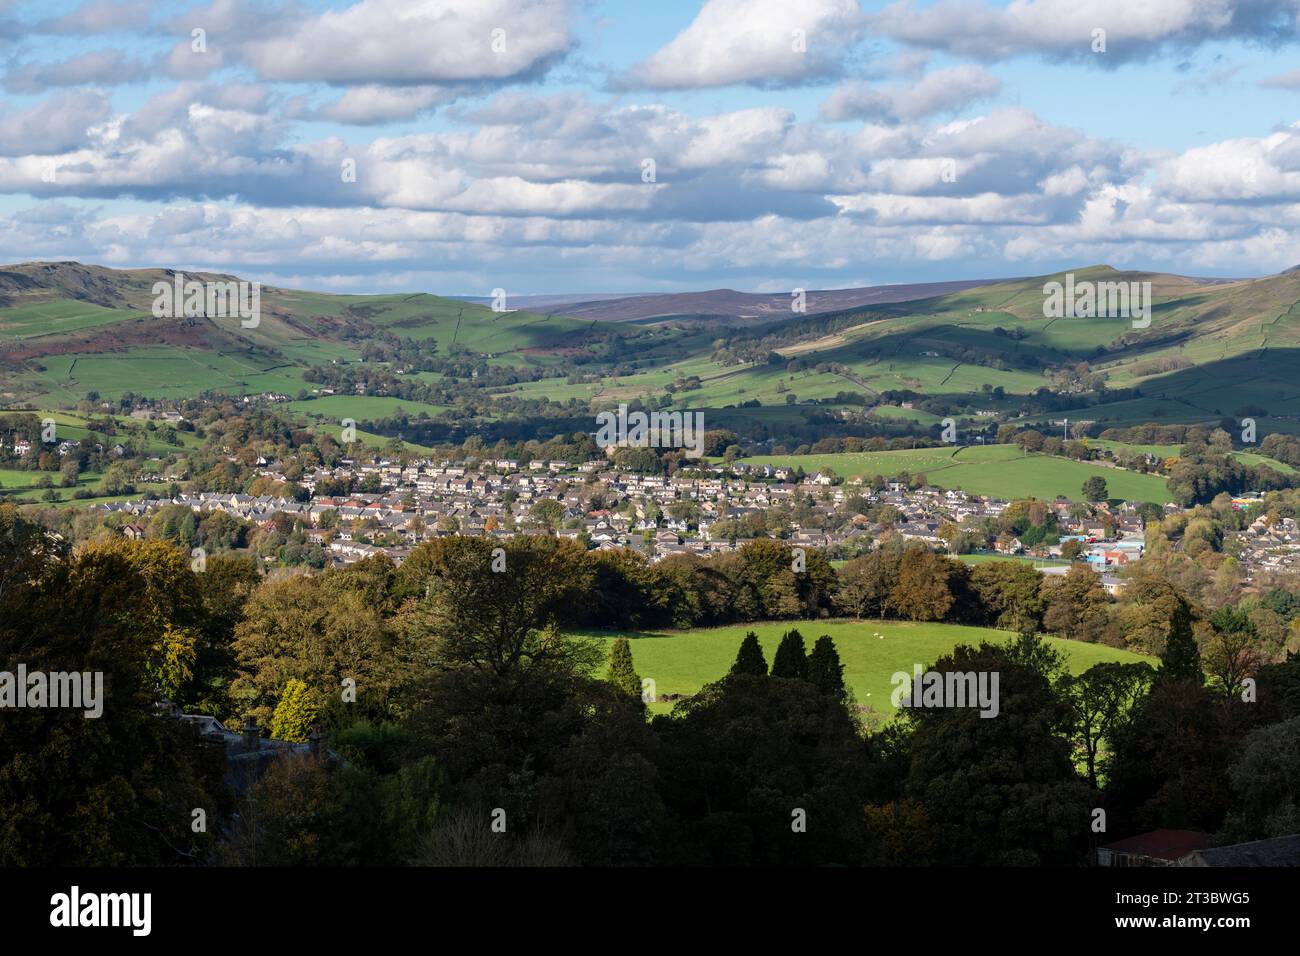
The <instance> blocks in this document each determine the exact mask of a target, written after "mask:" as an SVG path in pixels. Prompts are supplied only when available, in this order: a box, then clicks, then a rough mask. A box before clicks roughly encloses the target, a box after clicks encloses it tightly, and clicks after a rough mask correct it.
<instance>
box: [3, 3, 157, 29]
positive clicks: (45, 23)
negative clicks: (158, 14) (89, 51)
mask: <svg viewBox="0 0 1300 956" xmlns="http://www.w3.org/2000/svg"><path fill="white" fill-rule="evenodd" d="M2 6H3V5H0V7H2ZM148 22H149V4H148V2H147V0H88V2H86V3H83V4H82V5H81V6H79V7H76V8H75V9H73V10H70V11H68V12H67V13H65V14H64V15H63V16H61V17H47V18H45V19H43V20H38V21H37V22H36V23H35V24H34V25H33V27H32V30H33V32H35V33H54V34H58V33H63V34H69V35H74V36H75V35H86V36H93V35H95V34H99V33H111V32H113V31H116V30H137V29H140V28H141V27H144V26H145V25H146V24H147V23H148Z"/></svg>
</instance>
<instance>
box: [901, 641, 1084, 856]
mask: <svg viewBox="0 0 1300 956" xmlns="http://www.w3.org/2000/svg"><path fill="white" fill-rule="evenodd" d="M1055 666H1056V665H1055V663H1053V662H1052V661H1050V660H1047V658H1046V656H1044V655H1042V654H1041V653H1039V652H1037V651H1035V650H1034V647H1033V645H1032V644H1031V643H1029V642H1025V643H1024V645H1023V646H1022V647H1019V648H1017V647H1008V646H1004V645H1001V644H991V643H988V642H984V643H982V644H981V645H980V646H979V647H978V648H973V647H968V646H965V645H959V646H957V647H956V648H954V649H953V651H952V652H951V653H950V654H948V655H945V656H944V657H941V658H940V659H939V660H937V661H936V662H935V663H934V664H933V665H932V667H931V670H933V671H935V672H938V673H940V674H948V673H954V672H955V673H958V674H972V673H973V674H976V675H980V674H983V675H990V678H991V675H993V674H996V675H998V678H999V680H998V684H997V686H996V688H995V689H994V694H995V695H996V696H995V699H996V700H997V703H998V714H997V716H996V717H995V718H993V719H985V718H984V717H982V716H981V711H980V710H979V709H977V708H976V707H972V706H967V707H951V706H948V707H914V708H907V709H905V719H906V720H907V722H908V724H909V725H910V726H911V727H912V735H911V739H910V741H909V748H910V766H909V769H908V776H907V783H906V788H905V791H904V794H903V796H905V797H907V798H908V799H911V800H913V801H915V802H916V803H918V804H920V805H921V806H922V807H923V808H924V818H925V820H926V821H927V822H928V826H929V827H930V828H931V830H932V833H933V834H934V836H935V837H936V838H937V839H936V843H935V846H936V850H935V853H936V862H937V863H940V864H944V865H957V866H971V865H1003V866H1015V865H1020V866H1025V865H1031V866H1032V865H1067V864H1068V865H1078V864H1080V863H1082V862H1083V861H1084V859H1085V858H1086V853H1087V834H1088V810H1089V808H1090V807H1092V806H1094V805H1095V804H1094V802H1093V801H1092V799H1091V798H1090V796H1089V792H1088V787H1087V785H1086V784H1084V783H1083V781H1082V780H1080V779H1079V776H1078V774H1077V773H1076V772H1075V769H1074V763H1073V760H1072V759H1071V754H1070V750H1071V748H1070V741H1069V738H1068V736H1067V734H1068V729H1069V725H1070V708H1069V706H1068V704H1067V703H1066V702H1065V701H1064V700H1063V699H1062V698H1061V696H1060V695H1059V694H1058V693H1057V692H1056V691H1055V690H1054V688H1053V687H1052V683H1051V680H1050V678H1049V672H1051V671H1053V670H1054V669H1055ZM1043 668H1046V671H1047V672H1045V671H1044V670H1043ZM989 687H990V688H992V683H991V679H990V681H989Z"/></svg>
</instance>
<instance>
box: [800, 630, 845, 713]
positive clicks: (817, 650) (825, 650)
mask: <svg viewBox="0 0 1300 956" xmlns="http://www.w3.org/2000/svg"><path fill="white" fill-rule="evenodd" d="M808 681H809V683H811V684H813V685H814V686H815V687H816V688H817V689H818V690H820V691H821V692H822V693H823V694H829V695H830V696H832V697H836V698H841V697H843V696H844V665H843V664H842V663H840V652H839V651H837V650H836V649H835V642H834V641H833V640H831V636H830V635H829V634H823V635H822V636H821V637H819V638H817V643H816V644H814V645H813V649H812V653H811V654H809V655H808Z"/></svg>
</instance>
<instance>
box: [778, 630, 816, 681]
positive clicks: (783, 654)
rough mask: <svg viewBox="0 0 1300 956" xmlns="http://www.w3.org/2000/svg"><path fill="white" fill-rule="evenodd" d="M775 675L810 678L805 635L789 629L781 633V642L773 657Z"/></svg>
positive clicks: (802, 678)
mask: <svg viewBox="0 0 1300 956" xmlns="http://www.w3.org/2000/svg"><path fill="white" fill-rule="evenodd" d="M772 676H773V677H791V678H794V679H796V680H807V679H808V651H807V650H806V649H805V648H804V646H803V635H802V634H800V633H799V632H798V631H795V630H789V631H786V632H785V633H784V634H782V635H781V643H780V644H778V645H777V647H776V654H775V655H774V656H773V658H772Z"/></svg>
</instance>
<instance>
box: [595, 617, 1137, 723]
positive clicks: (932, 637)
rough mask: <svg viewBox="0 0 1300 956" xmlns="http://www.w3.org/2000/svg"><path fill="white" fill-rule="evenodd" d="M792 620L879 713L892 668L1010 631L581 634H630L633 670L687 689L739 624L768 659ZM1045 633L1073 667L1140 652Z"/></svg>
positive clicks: (726, 657) (893, 626)
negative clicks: (832, 653) (833, 653)
mask: <svg viewBox="0 0 1300 956" xmlns="http://www.w3.org/2000/svg"><path fill="white" fill-rule="evenodd" d="M791 628H795V629H797V630H798V631H799V633H801V634H802V635H803V636H804V644H805V646H806V647H807V648H808V650H809V651H811V650H812V646H813V642H814V641H816V639H817V638H818V637H820V636H821V635H823V634H829V635H830V636H831V638H832V640H834V641H835V646H836V648H837V649H838V650H839V653H840V660H841V661H843V663H844V677H845V681H846V682H847V683H848V685H849V686H850V687H851V688H852V690H853V693H854V694H855V696H856V697H857V702H858V703H859V704H864V705H868V706H870V707H872V708H874V709H875V710H877V711H881V712H884V713H891V712H892V711H893V707H892V705H891V704H890V700H889V698H890V693H891V691H892V689H893V685H892V684H891V683H890V678H891V676H892V675H893V674H894V673H895V672H898V671H904V672H906V673H908V674H911V673H912V667H913V665H914V664H918V663H919V664H921V665H922V666H923V667H928V666H929V665H930V664H931V663H933V662H934V660H935V659H937V658H938V657H940V656H942V655H943V654H945V653H947V652H948V651H950V650H952V648H953V647H955V646H956V645H958V644H971V645H978V644H979V643H980V642H981V641H983V640H988V641H1006V640H1009V639H1012V638H1014V637H1015V635H1014V634H1011V633H1010V632H1008V631H998V630H993V629H992V628H984V627H965V626H963V625H958V624H915V623H910V622H903V621H884V622H875V621H861V622H859V621H848V620H829V621H790V622H776V623H764V624H749V625H736V626H733V627H719V628H711V629H701V630H692V631H663V632H655V633H627V634H621V635H620V634H611V633H605V632H589V633H588V636H591V637H595V638H597V639H599V640H602V641H606V642H612V640H613V639H614V638H616V637H620V636H621V637H627V638H629V639H630V642H631V645H632V660H633V662H634V663H635V664H636V670H637V673H638V674H640V675H641V677H642V678H647V677H649V678H651V679H653V680H654V681H655V691H656V693H657V694H660V695H663V694H693V693H695V692H696V691H698V690H699V689H700V688H701V687H702V686H703V685H704V684H707V683H709V682H711V681H715V680H717V679H719V678H720V677H723V676H724V675H725V674H726V673H727V671H728V670H730V668H731V664H732V662H733V661H734V660H735V659H736V651H737V650H738V649H739V647H740V642H741V640H742V639H743V638H744V636H745V632H746V631H751V630H752V631H754V632H756V633H757V634H758V637H759V641H760V642H761V643H762V645H763V653H764V655H765V656H766V657H767V661H768V664H769V665H770V664H771V663H772V655H773V654H774V653H775V652H776V645H777V643H778V642H779V641H780V638H781V635H782V634H783V633H785V632H786V631H787V630H790V629H791ZM877 635H883V637H880V636H877ZM1047 641H1048V643H1049V644H1051V645H1052V646H1053V647H1056V648H1058V649H1060V650H1062V651H1064V652H1065V653H1066V655H1067V660H1068V663H1069V667H1070V670H1071V671H1072V672H1074V673H1079V672H1082V671H1085V670H1087V669H1088V668H1089V667H1091V666H1092V665H1093V664H1098V663H1101V662H1102V661H1126V662H1132V661H1138V660H1143V658H1142V657H1140V656H1139V655H1137V654H1133V653H1130V652H1128V651H1121V650H1116V649H1115V648H1112V647H1106V646H1104V645H1101V644H1083V643H1080V642H1078V641H1066V640H1061V639H1059V638H1047ZM651 709H652V710H654V711H656V712H660V713H662V712H666V711H668V710H670V709H671V705H670V704H663V703H658V704H655V705H652V707H651Z"/></svg>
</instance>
